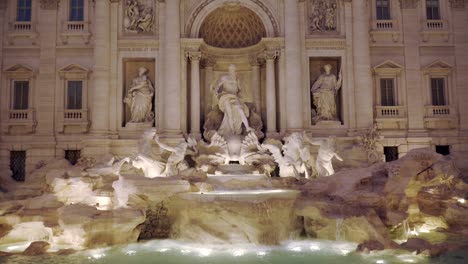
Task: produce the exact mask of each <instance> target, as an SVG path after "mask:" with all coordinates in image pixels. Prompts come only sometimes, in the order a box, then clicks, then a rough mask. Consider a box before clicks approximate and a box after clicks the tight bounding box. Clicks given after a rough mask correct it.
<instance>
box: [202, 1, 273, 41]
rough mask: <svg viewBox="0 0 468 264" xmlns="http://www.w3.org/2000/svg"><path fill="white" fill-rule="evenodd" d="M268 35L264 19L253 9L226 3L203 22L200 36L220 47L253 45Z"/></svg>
mask: <svg viewBox="0 0 468 264" xmlns="http://www.w3.org/2000/svg"><path fill="white" fill-rule="evenodd" d="M265 36H266V30H265V26H264V25H263V22H262V20H261V19H260V18H259V17H258V16H257V14H255V13H254V12H253V11H252V10H250V9H249V8H247V7H243V6H241V5H226V6H223V7H220V8H218V9H215V10H214V11H213V12H212V13H210V14H209V15H208V16H207V17H206V18H205V20H204V21H203V23H202V26H201V28H200V38H203V39H204V40H205V42H206V43H207V44H208V45H211V46H214V47H218V48H231V49H232V48H245V47H249V46H253V45H255V44H257V43H259V42H260V41H261V39H262V38H263V37H265Z"/></svg>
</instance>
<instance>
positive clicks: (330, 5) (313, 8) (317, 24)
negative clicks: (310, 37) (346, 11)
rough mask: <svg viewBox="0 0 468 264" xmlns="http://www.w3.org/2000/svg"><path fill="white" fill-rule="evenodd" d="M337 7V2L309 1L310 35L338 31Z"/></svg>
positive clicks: (326, 0)
mask: <svg viewBox="0 0 468 264" xmlns="http://www.w3.org/2000/svg"><path fill="white" fill-rule="evenodd" d="M337 6H338V5H337V2H336V0H308V1H307V10H308V18H307V19H308V25H309V33H311V34H312V33H316V32H326V31H336V29H337Z"/></svg>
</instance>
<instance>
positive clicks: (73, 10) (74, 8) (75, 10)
mask: <svg viewBox="0 0 468 264" xmlns="http://www.w3.org/2000/svg"><path fill="white" fill-rule="evenodd" d="M83 20H84V0H70V21H83Z"/></svg>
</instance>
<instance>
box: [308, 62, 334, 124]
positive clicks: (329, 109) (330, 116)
mask: <svg viewBox="0 0 468 264" xmlns="http://www.w3.org/2000/svg"><path fill="white" fill-rule="evenodd" d="M323 69H324V70H325V72H324V73H323V74H321V75H320V77H319V78H318V79H317V81H316V82H315V83H314V85H312V88H311V91H312V94H313V97H314V105H315V107H316V108H317V116H316V117H315V119H316V121H320V120H337V116H336V93H337V92H338V90H339V89H340V88H341V84H342V75H341V71H340V73H339V76H338V80H337V79H336V76H335V75H334V74H333V73H331V69H332V66H331V65H330V64H327V65H325V66H323Z"/></svg>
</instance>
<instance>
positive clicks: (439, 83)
mask: <svg viewBox="0 0 468 264" xmlns="http://www.w3.org/2000/svg"><path fill="white" fill-rule="evenodd" d="M431 95H432V105H446V104H447V102H446V98H445V80H444V78H431Z"/></svg>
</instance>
